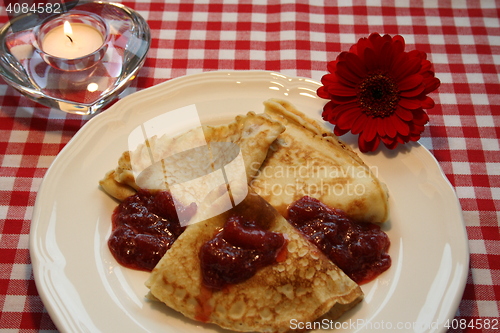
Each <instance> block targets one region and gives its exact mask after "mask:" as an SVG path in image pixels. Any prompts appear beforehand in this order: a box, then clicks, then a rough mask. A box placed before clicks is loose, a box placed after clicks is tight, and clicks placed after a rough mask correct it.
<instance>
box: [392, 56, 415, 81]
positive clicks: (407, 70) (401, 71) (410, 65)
mask: <svg viewBox="0 0 500 333" xmlns="http://www.w3.org/2000/svg"><path fill="white" fill-rule="evenodd" d="M399 65H400V68H394V69H393V73H394V74H395V75H396V80H398V81H400V80H401V79H403V78H404V77H406V76H409V75H413V74H416V73H418V71H419V70H420V59H419V58H415V57H413V58H408V60H407V61H404V62H403V63H401V64H399Z"/></svg>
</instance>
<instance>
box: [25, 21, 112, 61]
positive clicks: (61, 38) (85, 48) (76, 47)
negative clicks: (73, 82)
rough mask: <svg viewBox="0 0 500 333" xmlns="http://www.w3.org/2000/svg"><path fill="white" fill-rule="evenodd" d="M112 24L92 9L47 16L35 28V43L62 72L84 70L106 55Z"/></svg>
mask: <svg viewBox="0 0 500 333" xmlns="http://www.w3.org/2000/svg"><path fill="white" fill-rule="evenodd" d="M109 35H110V34H109V27H108V25H107V24H106V22H105V21H103V20H102V19H101V18H100V17H99V16H97V15H94V14H92V13H90V12H83V11H71V12H68V13H66V14H63V15H60V16H58V17H56V18H52V19H50V18H49V19H47V20H46V21H44V22H43V23H42V24H40V25H39V26H37V27H36V28H35V31H34V36H35V40H34V43H33V44H34V46H35V48H36V51H37V52H38V53H39V54H40V56H41V58H42V59H43V60H44V61H45V62H46V63H47V64H49V65H51V66H52V67H54V68H57V69H60V70H62V71H81V70H85V69H88V68H90V67H92V66H94V65H95V64H96V63H98V62H99V61H100V60H101V59H102V58H103V56H104V55H105V54H106V51H107V48H108V42H109Z"/></svg>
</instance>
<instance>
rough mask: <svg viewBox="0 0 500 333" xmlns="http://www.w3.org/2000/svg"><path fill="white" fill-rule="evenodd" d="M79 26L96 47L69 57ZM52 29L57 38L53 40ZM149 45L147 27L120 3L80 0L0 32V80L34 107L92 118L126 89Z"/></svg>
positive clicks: (13, 22) (25, 16)
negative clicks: (63, 9) (61, 10)
mask: <svg viewBox="0 0 500 333" xmlns="http://www.w3.org/2000/svg"><path fill="white" fill-rule="evenodd" d="M65 22H68V24H70V25H72V28H75V29H73V30H72V32H71V34H67V33H64V24H65ZM81 27H85V28H87V32H88V33H91V34H92V35H91V36H94V37H93V38H96V37H95V36H96V34H97V39H96V40H97V42H96V43H95V44H94V46H93V47H90V46H89V48H87V49H85V50H83V51H82V50H80V51H79V52H81V53H80V54H78V52H77V54H76V55H75V54H69V53H68V52H69V51H68V47H71V46H74V45H72V44H71V43H77V42H79V41H80V40H79V38H80V37H79V36H80V30H77V29H79V28H81ZM56 29H57V30H58V31H59V33H60V35H55V36H53V35H52V34H53V33H56V31H54V30H56ZM68 36H69V38H68ZM101 36H102V37H101ZM52 38H55V40H56V41H55V42H54V40H53V39H52ZM57 40H58V41H57ZM88 40H89V38H87V39H86V41H88ZM51 43H55V49H54V48H51V46H53V45H48V44H51ZM68 43H69V45H68ZM150 43H151V34H150V29H149V26H148V24H147V22H146V21H145V20H144V18H143V17H142V16H141V15H139V14H138V13H137V12H136V11H134V10H132V9H131V8H128V7H126V6H124V5H122V4H119V3H113V2H106V1H101V0H79V1H78V2H77V3H76V4H75V5H74V6H73V7H71V8H70V9H69V10H68V11H67V12H65V13H61V14H59V15H57V16H53V15H52V16H51V17H50V18H46V19H45V20H43V19H41V18H40V21H38V17H37V16H36V15H35V16H33V15H32V14H31V13H26V14H21V15H19V16H17V17H15V18H13V19H11V20H10V21H9V22H7V23H6V24H4V25H3V26H2V27H0V77H2V78H3V79H4V80H5V82H7V83H8V84H9V85H10V86H12V87H13V88H15V89H16V90H18V91H19V92H20V93H21V94H23V95H24V96H26V97H27V98H29V99H31V100H33V101H35V102H37V103H40V104H43V105H46V106H49V107H53V108H56V109H60V110H61V111H64V112H68V113H73V114H79V115H92V114H95V113H97V112H99V111H100V110H102V109H104V108H105V106H106V105H107V104H109V103H110V102H112V101H113V100H115V99H116V98H118V97H119V95H120V94H121V93H122V92H123V91H124V90H125V89H126V88H127V87H128V86H129V85H130V83H131V82H132V81H133V80H134V78H135V77H136V75H137V74H138V72H139V70H140V69H141V67H142V65H143V64H144V61H145V59H146V55H147V52H148V50H149V46H150ZM64 46H66V49H65V48H64ZM93 48H96V49H95V50H93ZM61 51H62V52H63V53H61Z"/></svg>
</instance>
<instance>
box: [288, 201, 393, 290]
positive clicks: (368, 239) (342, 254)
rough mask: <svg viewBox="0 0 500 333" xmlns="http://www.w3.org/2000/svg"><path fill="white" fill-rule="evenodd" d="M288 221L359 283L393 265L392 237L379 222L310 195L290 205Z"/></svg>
mask: <svg viewBox="0 0 500 333" xmlns="http://www.w3.org/2000/svg"><path fill="white" fill-rule="evenodd" d="M288 221H289V222H290V223H291V224H292V225H293V226H294V227H295V228H297V229H298V230H299V231H300V232H302V234H304V235H305V236H306V238H307V239H309V241H310V242H312V243H313V244H315V245H316V246H317V247H318V248H319V249H320V250H321V251H322V252H323V253H324V254H325V255H326V256H327V257H328V258H330V260H331V261H332V262H334V263H335V264H336V265H337V266H338V267H339V268H340V269H342V270H343V271H344V273H346V274H347V276H349V277H350V278H351V279H352V280H353V281H355V282H356V283H359V284H362V283H366V282H369V281H371V280H373V279H374V278H375V277H377V276H378V275H379V274H380V273H382V272H384V271H385V270H387V269H388V268H389V267H390V266H391V257H390V256H389V254H388V253H387V251H388V249H389V245H390V241H389V237H388V236H387V234H386V233H385V232H383V231H382V230H380V227H379V226H378V225H376V224H373V223H360V222H356V221H353V220H351V219H349V218H348V217H347V216H346V215H345V213H344V212H342V211H341V210H337V209H332V208H330V207H328V206H326V205H324V204H323V203H321V202H320V201H319V200H317V199H314V198H311V197H307V196H305V197H303V198H302V199H300V200H297V201H296V202H294V203H293V204H292V205H290V207H289V208H288Z"/></svg>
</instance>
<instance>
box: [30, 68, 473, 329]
mask: <svg viewBox="0 0 500 333" xmlns="http://www.w3.org/2000/svg"><path fill="white" fill-rule="evenodd" d="M319 85H320V84H319V83H318V82H316V81H313V80H310V79H305V78H294V77H287V76H285V75H282V74H279V73H272V72H254V71H250V72H248V71H245V72H208V73H202V74H197V75H190V76H185V77H181V78H178V79H173V80H170V81H167V82H165V83H162V84H160V85H157V86H155V87H152V88H149V89H146V90H143V91H141V92H138V93H135V94H132V95H130V96H128V97H126V98H124V99H123V100H121V101H119V102H118V103H116V104H115V105H114V106H113V107H111V108H110V109H109V110H108V111H105V112H104V113H102V114H100V115H98V116H96V117H94V118H93V119H91V120H90V121H89V122H88V123H87V124H86V125H85V126H83V128H82V129H81V130H80V131H79V132H78V133H77V134H76V135H75V137H74V138H73V139H72V140H71V141H70V142H69V143H68V144H67V145H66V146H65V147H64V149H63V150H62V151H61V153H60V154H59V155H58V156H57V158H56V159H55V161H54V163H53V164H52V166H51V167H50V168H49V170H48V171H47V173H46V175H45V177H44V180H43V183H42V185H41V187H40V190H39V192H38V196H37V200H36V205H35V209H34V213H33V221H32V226H31V234H30V237H31V239H30V242H31V243H30V247H31V259H32V263H33V270H34V275H35V280H36V285H37V288H38V292H39V293H40V296H41V298H42V300H43V302H44V304H45V306H46V307H47V311H48V312H49V314H50V316H51V318H52V320H53V321H54V322H55V324H56V326H57V328H58V329H59V330H61V331H64V332H98V331H103V332H122V333H123V332H153V331H157V332H159V331H161V332H194V331H196V332H199V331H221V330H220V329H219V328H217V327H215V326H213V325H201V324H199V323H197V322H194V321H190V320H187V319H185V318H184V317H183V316H181V315H178V314H177V313H176V312H175V311H172V310H170V309H168V308H166V307H165V306H163V305H161V304H156V303H151V302H148V301H146V300H145V298H144V295H145V294H146V293H147V288H146V287H145V286H144V281H145V280H146V279H147V277H148V274H147V273H145V272H138V271H133V270H129V269H126V268H123V267H121V266H120V265H118V264H117V263H116V262H115V260H114V259H113V257H112V256H111V254H110V253H109V251H108V247H107V237H108V235H109V233H110V230H111V227H110V217H111V213H112V210H113V208H114V207H115V206H116V202H115V201H114V200H112V199H110V197H108V196H107V195H106V194H105V193H104V192H102V191H101V190H100V189H99V186H98V181H99V179H101V178H102V177H103V175H104V174H105V173H106V172H107V171H108V170H110V169H113V168H114V167H115V165H116V163H117V160H118V157H119V156H120V155H121V153H122V152H123V151H125V150H127V149H128V148H127V138H128V135H129V133H130V132H131V131H132V130H133V129H134V128H136V127H137V126H139V125H141V124H142V123H143V122H145V121H147V120H149V119H151V118H153V117H155V116H158V115H161V114H164V113H165V112H167V111H170V110H174V109H177V108H180V107H183V106H186V105H191V104H195V105H196V107H197V109H198V112H199V115H200V118H201V120H202V121H203V122H207V121H208V122H220V121H221V120H229V119H231V118H232V117H233V116H234V115H237V114H242V113H246V112H247V111H249V110H254V111H257V112H261V111H262V110H263V106H262V102H263V101H264V100H266V99H268V98H273V97H274V98H283V99H287V100H288V101H290V102H292V103H293V104H295V105H296V106H297V107H298V109H300V110H302V111H304V112H306V113H307V114H309V115H310V116H311V117H313V118H316V119H319V120H321V116H320V114H321V109H322V107H323V105H324V103H325V100H323V99H320V98H318V97H317V96H316V93H315V91H316V89H317V88H318V86H319ZM179 126H180V127H182V124H179ZM345 140H347V142H348V143H349V144H351V145H352V146H353V147H354V148H355V149H356V144H355V143H354V142H355V140H354V138H353V137H346V138H345ZM362 158H363V159H364V160H365V161H366V163H367V164H368V165H370V166H372V167H374V168H375V170H376V171H377V172H378V175H379V177H380V178H381V179H382V180H383V181H385V182H386V184H387V185H388V187H389V191H390V204H391V218H390V221H389V222H388V223H387V224H386V225H385V226H384V229H385V230H386V232H387V233H388V234H389V237H390V239H391V242H392V245H391V248H390V255H391V257H392V260H393V264H392V267H391V268H390V269H389V270H388V271H386V272H385V273H383V274H382V275H380V276H379V277H378V278H377V279H376V280H374V281H372V282H371V283H369V284H366V285H363V286H362V289H363V291H364V292H365V299H364V301H363V302H362V303H361V304H360V305H359V306H357V307H356V308H355V309H354V310H352V311H350V312H348V313H347V314H346V315H345V316H344V317H343V318H342V320H343V321H344V322H343V323H344V324H341V323H338V324H336V325H337V327H338V326H339V325H343V327H344V329H342V331H348V332H356V331H372V330H381V331H386V330H388V329H391V328H392V329H397V328H400V329H398V331H415V332H435V331H443V330H444V328H443V323H445V322H446V321H447V320H448V319H450V318H453V317H454V314H455V311H456V309H457V307H458V304H459V302H460V299H461V296H462V293H463V290H464V286H465V281H466V277H467V272H468V258H469V255H468V248H467V237H466V232H465V227H464V224H463V219H462V213H461V208H460V205H459V203H458V200H457V197H456V195H455V192H454V190H453V188H452V187H451V185H450V183H449V182H448V180H447V179H446V177H445V176H444V174H443V173H442V171H441V169H440V167H439V165H438V164H437V162H436V160H435V159H434V157H433V156H432V155H431V154H430V153H429V152H428V151H427V150H426V149H425V148H424V147H422V146H421V145H419V144H417V143H413V144H408V145H406V146H403V147H401V148H399V149H397V150H395V151H389V150H386V149H381V150H380V151H379V152H378V153H375V154H364V155H362ZM322 324H324V325H325V326H323V327H322V328H330V327H332V328H333V327H335V325H333V324H330V323H322ZM363 324H364V326H363ZM436 328H437V329H436Z"/></svg>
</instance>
